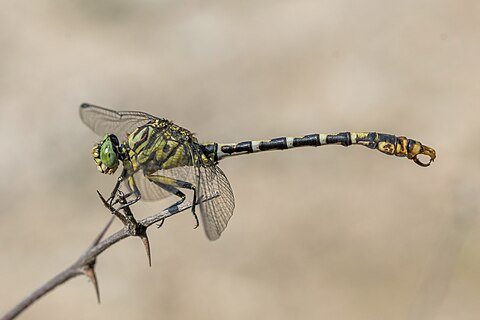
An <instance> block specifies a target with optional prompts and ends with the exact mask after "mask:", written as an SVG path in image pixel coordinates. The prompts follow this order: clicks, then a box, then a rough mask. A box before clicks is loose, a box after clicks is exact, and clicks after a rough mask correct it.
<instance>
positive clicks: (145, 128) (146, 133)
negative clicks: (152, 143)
mask: <svg viewBox="0 0 480 320" xmlns="http://www.w3.org/2000/svg"><path fill="white" fill-rule="evenodd" d="M137 130H138V132H137V133H136V134H135V135H134V136H133V137H132V140H135V138H136V137H137V136H138V135H139V134H140V132H142V131H143V132H142V136H141V137H140V139H139V140H138V141H137V142H135V144H134V145H133V148H132V149H133V151H134V152H135V153H136V152H138V148H139V147H140V145H141V144H142V143H144V142H145V140H146V139H147V137H148V132H149V128H148V127H147V126H143V127H140V128H138V129H137Z"/></svg>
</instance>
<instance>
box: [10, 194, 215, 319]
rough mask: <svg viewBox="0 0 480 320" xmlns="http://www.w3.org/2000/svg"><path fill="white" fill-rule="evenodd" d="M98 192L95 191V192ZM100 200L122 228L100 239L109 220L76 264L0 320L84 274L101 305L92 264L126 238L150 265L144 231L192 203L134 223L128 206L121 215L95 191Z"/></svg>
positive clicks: (123, 200)
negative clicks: (140, 246) (143, 252)
mask: <svg viewBox="0 0 480 320" xmlns="http://www.w3.org/2000/svg"><path fill="white" fill-rule="evenodd" d="M97 192H98V191H97ZM98 195H99V196H100V199H101V200H102V202H103V203H104V205H105V206H106V207H107V208H108V209H110V210H111V212H112V214H114V215H115V216H116V217H118V218H119V219H120V220H121V221H122V222H123V224H124V228H122V229H121V230H119V231H117V232H115V233H114V234H112V235H111V236H109V237H108V238H106V239H104V240H102V238H103V237H104V236H105V234H106V232H107V230H108V228H109V227H110V225H111V224H112V222H113V220H114V218H115V216H112V218H111V219H110V220H109V221H108V223H107V224H106V226H105V227H104V228H103V230H102V231H101V232H100V234H99V235H98V236H97V237H96V238H95V240H94V241H93V243H92V244H91V245H90V246H89V247H88V249H87V250H86V251H85V252H84V253H83V254H82V255H81V256H80V257H79V258H78V260H77V261H75V262H74V263H73V264H72V265H71V266H69V267H68V268H66V269H65V270H63V271H62V272H60V273H59V274H57V275H56V276H54V277H53V278H52V279H50V280H49V281H48V282H46V283H45V284H44V285H42V286H41V287H40V288H38V289H37V290H35V291H33V292H32V293H31V294H30V295H28V296H27V297H26V298H25V299H23V300H22V301H21V302H20V303H18V304H17V305H16V306H15V307H13V308H12V309H11V310H10V311H9V312H7V313H6V314H5V315H4V316H3V317H2V318H1V320H10V319H14V318H16V317H17V316H18V315H19V314H20V313H22V312H23V311H24V310H26V309H27V308H28V307H29V306H30V305H32V304H33V303H34V302H35V301H37V300H38V299H40V298H41V297H43V296H44V295H45V294H47V293H48V292H50V291H51V290H53V289H55V288H56V287H58V286H59V285H61V284H63V283H65V282H67V281H68V280H70V279H72V278H74V277H76V276H78V275H82V274H83V275H85V276H87V277H88V278H89V279H90V281H91V282H92V284H93V285H94V288H95V292H96V294H97V300H98V302H100V294H99V289H98V282H97V277H96V274H95V263H96V259H97V257H98V256H99V255H100V254H101V253H102V252H103V251H105V250H106V249H108V248H110V247H111V246H113V245H114V244H115V243H117V242H119V241H120V240H123V239H126V238H128V237H132V236H137V237H140V239H141V240H142V242H143V244H144V246H145V249H146V251H147V256H148V262H149V265H151V258H150V245H149V241H148V237H147V232H146V231H147V229H148V227H150V226H152V225H153V224H155V223H160V225H161V224H162V223H163V221H164V220H165V219H166V218H169V217H171V216H173V215H175V214H177V213H180V212H182V211H185V210H187V209H189V208H191V207H192V203H190V202H187V201H185V202H184V203H182V204H180V205H178V206H177V205H175V206H171V207H169V208H167V209H165V210H163V211H162V212H160V213H157V214H154V215H151V216H148V217H146V218H143V219H141V220H139V221H136V220H135V218H134V217H133V214H132V212H131V210H130V207H128V206H127V207H125V208H123V209H122V210H123V211H124V214H121V213H120V212H119V211H117V210H116V209H114V208H112V207H111V206H110V205H109V204H108V203H107V202H106V200H105V199H104V198H103V196H102V195H101V194H100V193H99V192H98ZM217 196H218V195H215V194H214V195H211V196H210V197H208V198H206V199H203V200H201V201H209V200H211V199H213V198H215V197H217ZM119 203H120V204H122V203H126V200H125V197H124V195H123V194H121V193H120V194H119Z"/></svg>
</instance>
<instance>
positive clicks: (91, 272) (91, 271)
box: [83, 265, 100, 304]
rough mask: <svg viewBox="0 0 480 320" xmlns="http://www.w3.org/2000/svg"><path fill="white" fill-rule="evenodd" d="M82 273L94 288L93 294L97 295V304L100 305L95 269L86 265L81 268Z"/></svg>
mask: <svg viewBox="0 0 480 320" xmlns="http://www.w3.org/2000/svg"><path fill="white" fill-rule="evenodd" d="M83 273H84V274H85V275H86V276H87V278H88V279H90V281H91V282H92V284H93V286H94V288H95V293H96V295H97V302H98V303H99V304H100V290H99V288H98V281H97V275H96V274H95V269H94V268H93V267H92V266H91V265H87V266H85V267H84V268H83Z"/></svg>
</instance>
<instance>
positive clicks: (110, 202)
mask: <svg viewBox="0 0 480 320" xmlns="http://www.w3.org/2000/svg"><path fill="white" fill-rule="evenodd" d="M126 176H127V170H126V169H123V171H122V173H121V174H120V176H119V177H118V178H117V183H115V187H114V188H113V190H112V192H111V193H110V197H109V198H108V199H107V203H108V204H109V206H110V208H112V206H113V205H114V200H115V197H116V195H117V192H118V189H119V188H120V183H122V181H123V180H124V179H125V177H126ZM116 203H118V199H117V200H116V201H115V204H116Z"/></svg>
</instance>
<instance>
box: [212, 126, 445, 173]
mask: <svg viewBox="0 0 480 320" xmlns="http://www.w3.org/2000/svg"><path fill="white" fill-rule="evenodd" d="M329 144H339V145H343V146H345V147H347V146H350V145H354V144H358V145H363V146H366V147H368V148H370V149H377V150H379V151H380V152H382V153H385V154H388V155H395V156H398V157H407V158H408V159H412V160H413V161H415V163H417V164H419V165H421V166H428V165H429V164H430V163H431V162H432V161H433V160H434V159H435V157H436V155H435V150H433V149H432V148H430V147H427V146H424V145H423V144H422V143H420V142H418V141H416V140H412V139H408V138H406V137H403V136H395V135H391V134H385V133H377V132H341V133H337V134H323V133H315V134H309V135H306V136H303V137H281V138H274V139H270V140H251V141H243V142H239V143H223V144H222V143H219V144H217V143H211V144H205V145H203V148H204V150H205V152H206V153H207V154H210V155H213V157H212V156H210V157H211V158H213V160H214V161H219V160H221V159H223V158H225V157H229V156H234V155H240V154H247V153H255V152H262V151H269V150H285V149H292V148H297V147H306V146H311V147H318V146H323V145H329ZM419 155H426V156H428V157H430V161H429V162H428V163H423V162H421V161H420V160H418V158H417V157H418V156H419Z"/></svg>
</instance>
